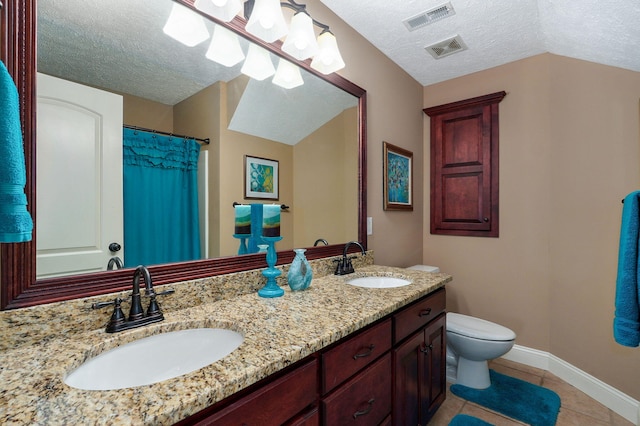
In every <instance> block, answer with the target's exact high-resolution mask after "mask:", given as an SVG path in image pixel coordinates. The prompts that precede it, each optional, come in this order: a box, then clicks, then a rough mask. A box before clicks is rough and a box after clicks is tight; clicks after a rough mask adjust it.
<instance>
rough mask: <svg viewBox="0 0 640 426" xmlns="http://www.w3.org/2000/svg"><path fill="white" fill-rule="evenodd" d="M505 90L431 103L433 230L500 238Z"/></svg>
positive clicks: (427, 110)
mask: <svg viewBox="0 0 640 426" xmlns="http://www.w3.org/2000/svg"><path fill="white" fill-rule="evenodd" d="M505 95H506V93H505V92H498V93H493V94H490V95H486V96H480V97H477V98H472V99H467V100H464V101H460V102H453V103H450V104H445V105H440V106H436V107H431V108H425V109H424V110H423V111H424V112H425V113H426V114H427V115H429V117H431V133H430V135H431V233H432V234H445V235H468V236H483V237H498V234H499V233H498V225H499V223H498V213H499V210H498V194H499V192H498V182H499V179H498V171H499V162H498V154H499V149H498V143H499V123H498V103H499V102H500V101H501V100H502V99H503V98H504V96H505Z"/></svg>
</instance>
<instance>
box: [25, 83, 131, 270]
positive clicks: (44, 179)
mask: <svg viewBox="0 0 640 426" xmlns="http://www.w3.org/2000/svg"><path fill="white" fill-rule="evenodd" d="M37 78H38V79H37V91H38V92H37V95H38V107H37V108H38V109H37V117H38V123H37V129H38V130H37V144H36V152H37V156H36V158H37V174H36V179H37V182H36V185H37V186H36V187H37V188H38V190H37V217H36V250H37V256H36V259H37V260H36V272H37V276H38V277H39V278H45V277H53V276H60V275H69V274H80V273H88V272H97V271H103V270H105V269H106V267H107V263H108V261H109V259H110V258H111V257H112V256H113V255H114V254H112V253H111V252H110V251H109V244H110V243H118V244H120V245H122V242H123V205H122V199H123V197H122V97H121V96H119V95H115V94H113V93H109V92H105V91H102V90H98V89H94V88H91V87H87V86H83V85H81V84H77V83H73V82H70V81H66V80H62V79H59V78H55V77H51V76H48V75H44V74H38V77H37ZM115 255H117V256H119V257H120V258H121V259H123V260H124V257H123V256H124V249H122V250H120V251H119V252H117V253H115Z"/></svg>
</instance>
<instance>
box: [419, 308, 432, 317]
mask: <svg viewBox="0 0 640 426" xmlns="http://www.w3.org/2000/svg"><path fill="white" fill-rule="evenodd" d="M418 315H419V316H421V317H426V316H429V315H431V308H427V309H423V310H421V311H420V313H419V314H418Z"/></svg>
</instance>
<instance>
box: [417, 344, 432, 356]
mask: <svg viewBox="0 0 640 426" xmlns="http://www.w3.org/2000/svg"><path fill="white" fill-rule="evenodd" d="M431 350H433V345H431V344H430V345H428V346H427V345H426V344H424V343H423V345H422V347H421V348H420V352H422V353H423V354H428V353H429V351H431Z"/></svg>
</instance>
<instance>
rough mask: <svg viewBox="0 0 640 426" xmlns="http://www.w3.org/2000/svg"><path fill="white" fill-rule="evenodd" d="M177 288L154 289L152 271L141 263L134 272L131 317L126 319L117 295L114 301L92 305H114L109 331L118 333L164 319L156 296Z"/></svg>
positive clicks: (97, 306) (95, 306) (108, 326)
mask: <svg viewBox="0 0 640 426" xmlns="http://www.w3.org/2000/svg"><path fill="white" fill-rule="evenodd" d="M140 278H142V279H144V294H145V296H147V297H149V306H148V307H147V312H146V313H145V312H144V309H143V308H142V300H141V297H142V295H141V294H140ZM174 292H175V290H166V291H163V292H160V293H156V292H155V290H154V289H153V281H152V280H151V273H150V272H149V270H148V269H147V267H146V266H143V265H140V266H138V267H137V268H136V270H135V272H134V273H133V289H132V291H131V308H130V309H129V317H128V318H127V319H125V317H124V314H123V312H122V309H121V308H120V304H121V303H122V300H123V299H120V298H119V297H117V298H116V299H115V300H114V301H113V302H98V303H94V304H93V305H91V307H92V308H93V309H99V308H104V307H105V306H110V305H113V306H114V309H113V314H112V315H111V319H110V320H109V323H108V324H107V329H106V330H107V333H116V332H118V331H123V330H130V329H132V328H136V327H142V326H143V325H147V324H151V323H154V322H159V321H162V320H164V315H163V314H162V311H161V310H160V306H159V305H158V301H157V300H156V296H164V295H166V294H171V293H174Z"/></svg>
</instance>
